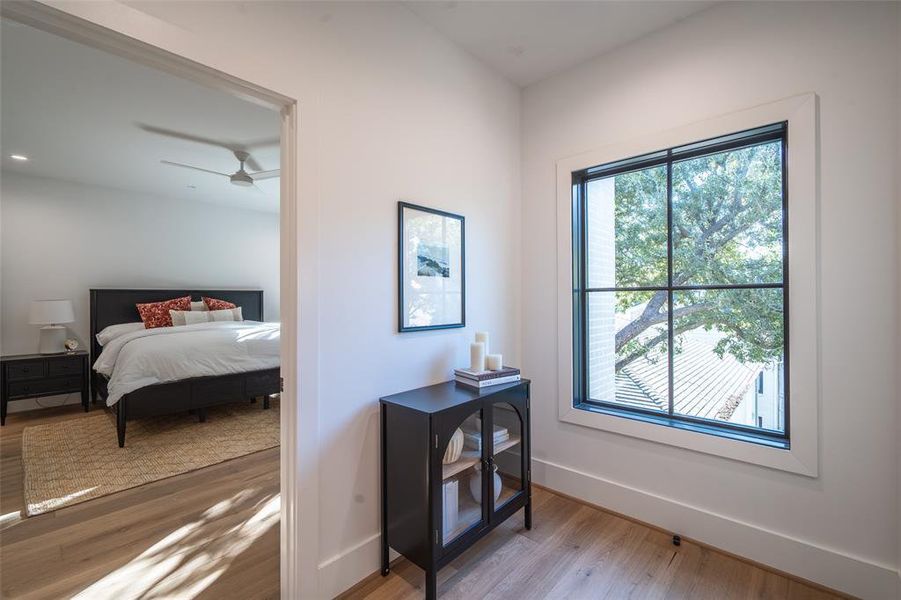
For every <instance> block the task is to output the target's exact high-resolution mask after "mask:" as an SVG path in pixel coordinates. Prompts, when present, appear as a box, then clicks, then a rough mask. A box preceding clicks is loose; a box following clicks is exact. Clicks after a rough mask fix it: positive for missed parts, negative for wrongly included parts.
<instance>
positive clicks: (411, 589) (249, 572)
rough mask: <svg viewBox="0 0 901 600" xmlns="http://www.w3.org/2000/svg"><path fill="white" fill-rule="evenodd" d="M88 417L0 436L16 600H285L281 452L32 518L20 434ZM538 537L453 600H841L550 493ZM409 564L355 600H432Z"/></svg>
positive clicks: (466, 570) (453, 588)
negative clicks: (25, 497)
mask: <svg viewBox="0 0 901 600" xmlns="http://www.w3.org/2000/svg"><path fill="white" fill-rule="evenodd" d="M83 415H84V413H82V412H81V411H80V408H79V407H77V406H73V407H64V408H60V409H45V410H41V411H34V412H32V413H23V414H12V415H10V416H9V419H8V420H7V424H6V426H5V427H3V428H2V430H0V469H2V471H0V519H2V521H0V527H2V528H3V529H2V531H0V546H2V547H0V581H2V583H0V592H2V593H0V595H2V597H3V598H36V599H37V598H40V599H42V600H43V599H51V598H71V597H75V598H80V599H85V600H102V599H107V598H108V599H113V598H115V599H116V600H119V599H126V598H202V599H217V600H218V599H229V598H236V599H241V600H244V599H256V598H261V599H269V598H277V597H278V591H279V589H278V586H279V557H278V545H279V544H278V542H279V539H278V536H279V530H278V486H279V473H278V449H272V450H267V451H264V452H258V453H256V454H252V455H249V456H245V457H242V458H239V459H236V460H232V461H228V462H226V463H222V464H219V465H214V466H212V467H207V468H205V469H202V470H200V471H195V472H192V473H187V474H185V475H179V476H177V477H173V478H170V479H166V480H163V481H158V482H154V483H151V484H148V485H145V486H142V487H140V488H135V489H132V490H127V491H124V492H120V493H118V494H114V495H111V496H106V497H104V498H98V499H96V500H90V501H88V502H85V503H82V504H78V505H75V506H71V507H68V508H63V509H61V510H58V511H56V512H52V513H48V514H45V515H39V516H37V517H31V518H28V519H22V518H21V517H19V516H17V515H18V513H19V511H20V510H21V509H22V464H21V433H22V429H23V427H25V426H28V425H36V424H39V423H47V422H51V421H55V420H61V419H77V418H80V417H82V416H83ZM534 501H535V506H534V511H535V512H534V528H533V529H532V530H531V531H526V530H524V529H523V528H522V519H521V517H519V516H515V517H513V518H512V519H510V520H509V521H508V522H507V523H505V524H503V525H502V526H501V527H499V528H498V529H497V530H495V532H494V533H492V534H491V535H489V536H488V537H486V538H485V539H484V540H482V541H480V542H479V543H478V544H477V545H476V546H475V547H474V548H472V549H471V550H470V551H469V552H466V553H464V554H463V555H462V556H461V557H459V558H458V559H457V560H455V561H454V562H453V563H451V564H450V565H449V566H448V567H446V568H445V569H443V570H442V571H441V573H440V574H439V578H438V591H439V594H440V596H441V598H442V600H451V599H460V600H473V599H476V598H489V599H506V598H513V599H515V600H527V599H538V598H553V599H557V598H567V599H570V598H572V599H579V598H592V599H601V598H608V599H616V600H619V599H621V598H639V599H658V598H673V599H683V598H684V599H688V598H690V599H692V600H696V599H697V600H704V599H710V600H725V599H731V598H742V599H745V598H748V599H750V598H756V599H766V598H772V599H797V600H826V599H829V598H838V596H835V595H832V594H829V593H826V592H824V591H821V590H819V589H816V588H813V587H811V586H808V585H805V584H803V583H799V582H797V581H794V580H791V579H788V578H786V577H783V576H781V575H778V574H776V573H772V572H770V571H766V570H764V569H760V568H757V567H755V566H753V565H751V564H749V563H746V562H744V561H741V560H738V559H735V558H732V557H729V556H726V555H724V554H722V553H719V552H716V551H714V550H710V549H707V548H704V547H701V546H698V545H696V544H692V543H688V542H683V544H682V545H681V546H679V547H675V546H673V545H672V542H671V539H670V537H669V536H668V535H667V534H665V533H662V532H660V531H657V530H654V529H651V528H649V527H646V526H644V525H641V524H638V523H634V522H632V521H629V520H626V519H623V518H621V517H618V516H616V515H613V514H610V513H607V512H604V511H601V510H598V509H596V508H592V507H589V506H586V505H583V504H580V503H578V502H576V501H573V500H570V499H567V498H564V497H562V496H558V495H556V494H553V493H550V492H547V491H545V490H541V489H536V490H535V491H534ZM423 583H424V577H423V575H422V572H421V571H420V570H419V569H418V568H417V567H415V566H413V565H412V564H410V563H409V562H407V561H406V560H403V559H399V560H397V561H395V563H394V564H393V565H392V570H391V574H390V575H389V576H388V577H385V578H382V577H380V576H378V575H376V576H374V577H371V578H369V579H367V580H366V581H364V582H363V583H361V584H360V585H358V586H356V587H355V588H354V589H352V590H350V591H349V592H348V593H346V594H344V595H343V596H342V598H344V599H354V600H356V599H368V600H383V599H384V600H387V599H391V600H395V599H396V600H404V599H410V600H412V599H419V598H422V585H423Z"/></svg>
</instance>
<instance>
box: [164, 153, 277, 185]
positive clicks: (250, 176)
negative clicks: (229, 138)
mask: <svg viewBox="0 0 901 600" xmlns="http://www.w3.org/2000/svg"><path fill="white" fill-rule="evenodd" d="M234 154H235V158H237V159H238V162H239V163H240V166H239V167H238V170H237V171H235V172H234V173H232V174H228V173H222V172H220V171H213V170H211V169H204V168H202V167H195V166H193V165H186V164H184V163H178V162H173V161H171V160H161V161H160V162H161V163H163V164H164V165H171V166H173V167H181V168H183V169H193V170H195V171H202V172H204V173H212V174H213V175H222V176H223V177H228V180H229V181H231V182H232V184H234V185H240V186H242V187H250V186H252V185H253V184H254V182H255V181H260V180H262V179H271V178H273V177H278V176H279V170H278V169H272V170H271V171H257V172H256V173H248V172H247V171H245V170H244V163H245V162H246V161H247V159H248V157H249V156H250V155H249V154H248V153H247V152H245V151H244V150H235V151H234Z"/></svg>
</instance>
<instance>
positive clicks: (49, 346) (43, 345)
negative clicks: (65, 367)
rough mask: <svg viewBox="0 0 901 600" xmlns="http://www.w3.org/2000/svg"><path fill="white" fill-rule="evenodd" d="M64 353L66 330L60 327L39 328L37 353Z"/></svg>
mask: <svg viewBox="0 0 901 600" xmlns="http://www.w3.org/2000/svg"><path fill="white" fill-rule="evenodd" d="M65 351H66V328H65V327H63V326H62V325H48V326H47V327H41V341H40V343H39V344H38V352H39V353H41V354H59V353H60V352H65Z"/></svg>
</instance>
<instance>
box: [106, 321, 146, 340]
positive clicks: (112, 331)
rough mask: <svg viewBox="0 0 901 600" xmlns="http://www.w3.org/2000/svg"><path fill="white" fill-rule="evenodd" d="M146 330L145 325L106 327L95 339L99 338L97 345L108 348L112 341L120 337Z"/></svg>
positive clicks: (121, 324)
mask: <svg viewBox="0 0 901 600" xmlns="http://www.w3.org/2000/svg"><path fill="white" fill-rule="evenodd" d="M141 329H144V323H143V322H141V323H118V324H116V325H110V326H109V327H104V328H103V331H101V332H100V333H98V334H97V335H96V336H95V337H96V338H97V343H98V344H100V345H101V346H106V345H107V344H109V343H110V342H111V341H113V340H114V339H116V338H117V337H119V336H120V335H125V334H126V333H131V332H132V331H139V330H141Z"/></svg>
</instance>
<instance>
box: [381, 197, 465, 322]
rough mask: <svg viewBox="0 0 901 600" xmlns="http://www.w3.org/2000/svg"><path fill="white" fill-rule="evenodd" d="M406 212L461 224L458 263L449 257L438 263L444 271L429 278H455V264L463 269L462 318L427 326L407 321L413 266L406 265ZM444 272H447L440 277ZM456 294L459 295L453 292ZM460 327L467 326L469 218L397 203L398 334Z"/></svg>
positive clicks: (461, 282) (461, 291)
mask: <svg viewBox="0 0 901 600" xmlns="http://www.w3.org/2000/svg"><path fill="white" fill-rule="evenodd" d="M405 211H419V212H422V213H426V214H429V215H436V216H439V217H443V218H445V219H453V220H455V221H459V224H460V255H459V257H458V258H457V260H452V259H451V256H450V255H448V256H447V257H446V259H445V261H444V262H443V263H439V265H438V267H439V269H441V270H440V271H438V272H437V273H436V274H434V275H430V276H443V277H451V276H452V268H453V267H452V265H459V270H460V314H459V319H453V320H448V321H447V322H441V323H435V324H428V325H411V324H409V323H408V319H407V316H408V315H407V297H406V289H407V274H408V273H409V272H410V267H409V265H408V264H407V260H406V259H407V254H406V252H405V249H406V245H405V240H406V237H405V236H406V232H405V230H404V214H405ZM447 250H448V252H450V250H451V249H450V248H447ZM417 259H418V260H419V261H420V264H422V263H421V261H423V260H424V259H423V257H422V256H417ZM418 268H420V269H422V268H424V267H422V266H420V267H418ZM425 268H432V267H430V266H428V265H427V266H426V267H425ZM441 273H446V274H444V275H441ZM451 293H456V292H451ZM460 327H466V218H465V217H463V216H462V215H457V214H454V213H450V212H447V211H443V210H438V209H436V208H429V207H426V206H420V205H418V204H411V203H409V202H403V201H401V202H398V203H397V331H398V333H408V332H412V331H433V330H437V329H457V328H460Z"/></svg>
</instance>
